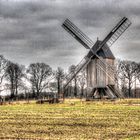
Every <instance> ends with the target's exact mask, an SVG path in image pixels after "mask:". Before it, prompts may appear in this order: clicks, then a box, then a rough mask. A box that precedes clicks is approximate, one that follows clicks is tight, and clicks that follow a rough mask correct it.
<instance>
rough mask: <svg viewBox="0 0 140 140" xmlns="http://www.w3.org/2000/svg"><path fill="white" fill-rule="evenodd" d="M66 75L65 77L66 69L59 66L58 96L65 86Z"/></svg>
mask: <svg viewBox="0 0 140 140" xmlns="http://www.w3.org/2000/svg"><path fill="white" fill-rule="evenodd" d="M64 77H65V74H64V70H63V69H62V68H61V67H58V68H57V70H56V72H55V78H56V80H57V92H58V97H59V96H60V93H61V92H62V88H63V85H62V84H63V80H64Z"/></svg>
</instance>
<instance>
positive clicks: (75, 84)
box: [69, 65, 77, 97]
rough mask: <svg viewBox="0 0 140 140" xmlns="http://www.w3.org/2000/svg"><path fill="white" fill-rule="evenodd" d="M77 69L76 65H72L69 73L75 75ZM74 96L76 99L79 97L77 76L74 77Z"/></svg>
mask: <svg viewBox="0 0 140 140" xmlns="http://www.w3.org/2000/svg"><path fill="white" fill-rule="evenodd" d="M75 69H76V66H75V65H71V66H70V67H69V72H70V73H75ZM74 96H75V97H76V96H77V75H76V76H75V77H74Z"/></svg>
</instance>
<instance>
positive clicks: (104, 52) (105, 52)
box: [87, 40, 115, 59]
mask: <svg viewBox="0 0 140 140" xmlns="http://www.w3.org/2000/svg"><path fill="white" fill-rule="evenodd" d="M100 43H101V41H100V40H97V41H96V43H95V45H94V48H92V49H93V51H95V50H97V49H98V47H99V44H100ZM97 54H98V55H99V56H100V57H102V58H104V59H105V58H108V59H115V57H114V55H113V53H112V51H111V50H110V48H109V47H108V45H107V44H105V45H104V46H103V47H102V48H101V49H100V50H99V51H98V52H97ZM92 55H93V53H92V52H91V51H89V53H88V55H87V57H88V58H90V57H91V56H92ZM93 58H95V57H93Z"/></svg>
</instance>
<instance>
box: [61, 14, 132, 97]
mask: <svg viewBox="0 0 140 140" xmlns="http://www.w3.org/2000/svg"><path fill="white" fill-rule="evenodd" d="M130 25H131V22H130V21H129V19H128V18H126V17H124V18H122V20H120V22H118V24H117V25H116V26H115V27H114V28H113V29H112V30H111V32H110V33H109V34H108V35H107V36H106V37H105V38H104V39H103V40H102V41H100V40H97V41H96V43H95V44H94V43H93V42H92V40H91V39H90V38H88V37H87V36H86V35H85V34H84V33H83V32H82V31H81V30H80V29H79V28H78V27H77V26H76V25H74V24H73V23H72V22H71V21H70V20H69V19H66V20H65V21H64V23H63V24H62V27H63V28H64V29H65V30H66V31H68V32H69V33H70V34H71V35H72V36H73V37H74V38H75V39H76V40H77V41H78V42H80V43H81V44H82V45H83V46H84V47H85V48H86V49H89V52H88V54H87V55H86V56H85V57H84V58H83V59H82V60H81V62H80V63H79V64H78V65H77V66H76V68H75V72H74V73H69V74H68V75H67V76H66V79H67V82H66V84H65V85H64V91H65V90H66V88H67V87H68V85H69V83H70V82H71V81H72V80H73V78H74V77H75V76H76V75H77V74H78V73H79V72H80V71H81V70H83V69H86V71H87V94H88V96H89V97H93V98H101V97H103V96H107V97H108V98H117V97H119V98H123V95H122V93H121V92H120V91H119V89H117V88H116V87H115V68H114V60H115V57H114V55H113V53H112V52H111V50H110V47H111V46H112V45H113V43H114V42H115V41H116V40H117V39H118V38H119V37H120V36H121V35H122V34H123V33H124V31H125V30H126V29H127V28H128V27H129V26H130Z"/></svg>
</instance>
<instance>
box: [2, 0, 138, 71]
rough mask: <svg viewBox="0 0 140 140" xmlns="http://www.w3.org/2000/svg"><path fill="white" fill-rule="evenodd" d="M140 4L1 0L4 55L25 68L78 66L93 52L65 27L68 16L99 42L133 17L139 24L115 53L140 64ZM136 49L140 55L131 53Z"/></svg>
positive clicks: (121, 0) (127, 1) (108, 0)
mask: <svg viewBox="0 0 140 140" xmlns="http://www.w3.org/2000/svg"><path fill="white" fill-rule="evenodd" d="M139 5H140V1H138V0H135V1H131V0H117V1H116V0H104V1H103V0H98V1H97V0H78V1H75V0H42V1H40V0H7V1H6V0H1V1H0V51H1V54H3V55H5V56H6V57H7V58H9V59H11V60H12V61H15V62H18V63H22V64H25V65H28V64H29V63H31V62H37V61H39V62H42V61H43V62H46V63H48V64H50V65H51V66H53V67H55V68H56V67H57V66H62V67H68V66H69V65H70V64H77V63H78V62H79V61H80V59H82V58H83V57H84V55H85V54H86V53H87V50H86V49H85V48H84V47H83V46H82V45H80V44H79V43H77V41H75V40H74V39H73V38H72V37H71V36H70V35H69V34H68V33H67V32H66V31H65V30H64V29H62V27H61V24H62V22H63V21H64V20H65V18H70V19H71V20H72V21H73V22H74V23H75V24H76V25H77V26H78V27H79V28H80V29H82V31H83V32H85V33H86V34H87V35H88V36H89V37H90V38H91V39H92V40H93V41H94V42H95V41H96V38H97V37H99V38H100V39H103V38H104V37H105V36H106V34H107V33H108V32H109V31H110V30H111V29H112V28H113V27H114V25H115V24H116V23H117V22H118V21H119V20H120V19H121V18H122V17H123V16H127V17H129V18H130V20H131V21H132V23H133V24H132V26H131V27H130V29H129V30H128V31H127V32H126V33H125V34H124V35H123V36H122V37H121V38H120V39H119V40H118V43H115V44H114V47H113V48H112V51H113V52H114V53H115V56H117V57H120V58H122V59H127V58H132V60H137V61H138V60H139V54H138V52H139V51H140V48H139V47H140V42H139V38H140V33H139V32H140V24H139V23H140V8H139ZM132 48H133V53H134V54H135V57H133V55H132V53H131V54H130V53H128V52H129V51H130V50H131V49H132ZM128 50H129V51H128Z"/></svg>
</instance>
